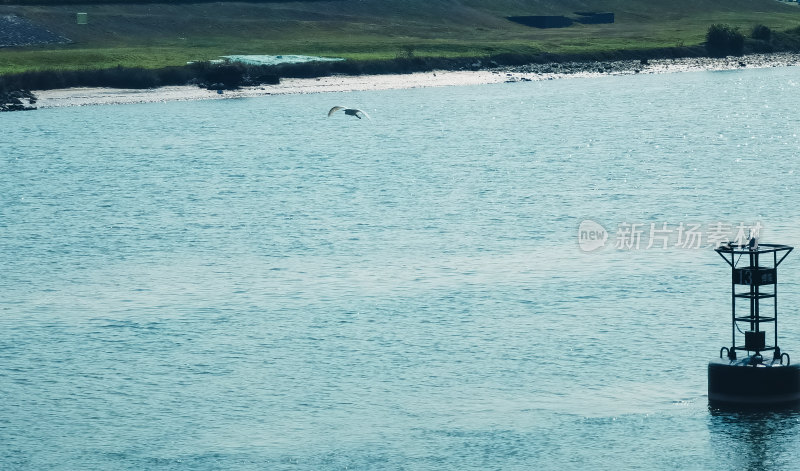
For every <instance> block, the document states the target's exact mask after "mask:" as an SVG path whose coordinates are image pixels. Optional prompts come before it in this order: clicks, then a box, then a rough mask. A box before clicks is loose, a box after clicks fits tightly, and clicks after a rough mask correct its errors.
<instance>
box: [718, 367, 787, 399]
mask: <svg viewBox="0 0 800 471" xmlns="http://www.w3.org/2000/svg"><path fill="white" fill-rule="evenodd" d="M708 400H709V402H710V403H711V404H712V405H718V406H745V407H746V406H750V407H771V406H784V405H791V404H800V365H785V366H784V365H779V364H777V365H774V366H770V365H766V364H765V365H759V366H751V365H745V364H743V362H729V361H727V360H718V361H713V362H711V363H709V364H708Z"/></svg>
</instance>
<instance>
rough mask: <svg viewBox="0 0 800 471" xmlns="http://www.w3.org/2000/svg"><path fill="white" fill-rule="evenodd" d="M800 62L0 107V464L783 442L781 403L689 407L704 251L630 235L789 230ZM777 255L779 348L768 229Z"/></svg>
mask: <svg viewBox="0 0 800 471" xmlns="http://www.w3.org/2000/svg"><path fill="white" fill-rule="evenodd" d="M798 83H800V69H796V68H788V69H769V70H741V71H732V72H704V73H683V74H671V75H658V76H631V77H606V78H598V79H570V80H560V81H551V82H542V83H515V84H503V85H491V86H480V87H454V88H437V89H419V90H404V91H382V92H364V93H347V94H319V95H306V96H284V97H265V98H258V99H242V100H223V101H209V102H192V103H166V104H147V105H128V106H97V107H83V108H71V109H52V110H39V111H36V112H30V113H7V114H2V115H0V126H1V127H2V129H3V132H2V136H1V137H0V203H1V204H0V468H1V469H3V470H41V469H52V470H75V469H130V470H140V469H158V470H161V469H181V470H182V469H198V470H212V469H237V470H238V469H242V470H251V469H252V470H263V469H270V470H343V469H356V470H359V469H360V470H377V469H406V470H451V469H481V470H483V469H493V470H494V469H496V470H528V469H534V468H539V469H592V470H595V469H620V468H622V469H633V468H636V469H663V470H671V469H754V470H755V469H778V470H780V469H787V470H788V469H796V466H797V461H798V459H800V452H798V451H797V450H798V447H797V446H798V445H799V444H800V414H798V413H794V412H782V413H771V414H760V415H759V414H756V415H747V414H733V413H723V412H718V411H710V410H709V409H708V407H707V398H706V396H705V393H706V365H707V362H708V361H709V360H710V359H713V358H714V357H715V356H716V355H717V354H718V351H719V348H720V347H721V346H723V345H727V344H728V343H729V337H728V336H729V332H730V330H729V329H730V325H729V323H728V319H729V312H730V311H729V292H728V289H729V285H728V279H729V278H728V277H729V276H730V275H729V274H728V272H727V271H726V267H727V265H725V264H724V262H723V261H722V260H721V259H720V258H719V257H718V256H717V255H716V254H715V253H714V252H713V251H712V250H711V249H709V248H707V244H706V240H705V239H704V240H703V247H702V248H700V249H691V248H682V247H675V246H674V243H673V242H675V243H677V242H676V241H673V240H670V243H669V245H670V247H668V248H666V249H664V248H661V246H663V243H662V244H661V246H659V245H656V246H653V247H651V248H649V249H648V248H646V242H647V238H646V236H647V234H648V233H649V231H650V227H649V225H650V224H651V223H658V224H659V227H660V225H661V224H662V223H667V224H668V227H669V228H670V229H672V230H677V228H678V227H679V225H680V224H681V223H683V224H689V223H697V224H701V225H702V228H703V230H707V228H708V227H709V226H710V225H711V224H713V223H717V222H723V223H726V224H729V225H732V226H734V227H735V226H736V225H738V224H742V223H746V224H753V223H755V222H758V223H760V224H762V225H763V228H764V229H763V231H762V236H763V237H762V240H763V241H767V242H779V243H787V244H792V245H797V244H800V212H798V206H799V204H800V196H798V190H797V188H798V186H799V185H800V160H798V157H799V156H800V155H799V154H800V137H798V134H799V133H800V115H798V114H797V110H798V109H800V93H798V92H800V87H798ZM337 104H344V105H350V106H356V107H360V108H363V109H365V110H367V111H368V112H369V113H370V114H371V115H372V117H373V119H372V121H358V120H356V119H353V118H351V117H346V116H344V115H339V116H338V117H336V119H334V118H326V117H325V115H326V113H327V110H328V109H329V108H330V107H331V106H333V105H337ZM586 219H590V220H593V221H595V222H597V223H599V224H601V225H602V226H603V227H604V228H605V229H606V230H607V231H608V233H609V240H608V243H607V246H606V247H605V248H604V249H601V250H598V251H594V252H584V251H582V250H581V249H580V247H579V244H578V226H579V224H580V223H581V221H583V220H586ZM623 224H642V226H641V227H643V228H644V229H645V235H644V236H643V239H644V240H643V242H642V244H641V246H640V248H639V250H635V249H634V250H624V249H616V248H614V244H615V238H616V237H617V234H618V227H620V225H623ZM623 227H624V226H623ZM708 231H710V229H708ZM672 237H677V233H676V232H673V233H672ZM781 281H782V284H781V308H782V310H781V314H782V317H781V319H782V324H781V335H782V337H781V341H780V344H781V346H782V348H783V350H784V351H786V352H789V353H790V354H792V355H794V356H795V357H796V358H799V359H800V318H798V317H800V316H798V314H800V310H798V308H797V306H798V302H800V262H799V261H798V258H797V254H792V255H790V256H789V258H788V259H787V261H786V262H785V263H784V265H782V271H781Z"/></svg>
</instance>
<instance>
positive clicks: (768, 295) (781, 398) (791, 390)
mask: <svg viewBox="0 0 800 471" xmlns="http://www.w3.org/2000/svg"><path fill="white" fill-rule="evenodd" d="M715 250H716V252H717V253H718V254H719V255H720V256H721V257H722V258H723V259H724V260H725V261H726V262H727V263H728V265H730V267H731V344H730V346H729V347H727V346H726V347H722V348H721V349H720V352H719V356H720V358H719V360H714V361H712V362H710V363H709V364H708V400H709V403H710V404H711V405H712V406H721V407H747V406H751V407H770V406H785V405H791V404H800V364H792V363H791V358H790V357H789V354H787V353H785V352H782V351H781V349H780V347H779V346H778V265H780V264H781V262H783V260H784V259H785V258H786V256H787V255H789V253H790V252H791V251H792V250H794V248H793V247H790V246H788V245H777V244H758V243H757V241H756V240H755V239H751V241H750V243H749V244H747V245H744V246H733V245H726V246H722V247H719V248H717V249H715ZM740 261H742V262H743V263H741V264H740V263H739V262H740ZM742 265H746V266H742ZM737 301H739V302H738V303H737ZM742 301H743V302H742ZM762 308H766V309H765V315H762V312H761V309H762ZM770 342H771V343H770ZM740 354H741V355H740Z"/></svg>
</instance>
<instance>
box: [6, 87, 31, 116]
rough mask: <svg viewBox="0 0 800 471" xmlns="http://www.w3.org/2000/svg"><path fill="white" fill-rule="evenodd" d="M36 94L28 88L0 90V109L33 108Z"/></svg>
mask: <svg viewBox="0 0 800 471" xmlns="http://www.w3.org/2000/svg"><path fill="white" fill-rule="evenodd" d="M35 103H36V96H35V95H34V94H33V93H31V92H30V91H29V90H14V91H10V92H0V111H29V110H35V109H36V107H35V106H33V105H34V104H35Z"/></svg>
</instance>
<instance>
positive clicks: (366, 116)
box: [353, 109, 372, 120]
mask: <svg viewBox="0 0 800 471" xmlns="http://www.w3.org/2000/svg"><path fill="white" fill-rule="evenodd" d="M353 112H354V114H355V115H356V117H357V118H359V119H360V118H361V117H362V116H363V117H365V118H367V119H369V120H371V119H372V118H370V117H369V115H368V114H367V112H366V111H364V110H355V109H354V110H353Z"/></svg>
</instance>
